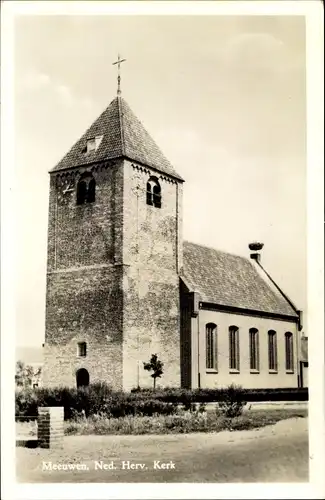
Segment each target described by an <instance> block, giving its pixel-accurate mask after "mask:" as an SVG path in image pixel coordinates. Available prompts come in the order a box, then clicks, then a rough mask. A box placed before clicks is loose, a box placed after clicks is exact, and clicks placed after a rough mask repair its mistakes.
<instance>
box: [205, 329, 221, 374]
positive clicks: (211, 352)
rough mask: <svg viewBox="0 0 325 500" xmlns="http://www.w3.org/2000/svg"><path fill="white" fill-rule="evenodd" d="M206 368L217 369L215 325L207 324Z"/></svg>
mask: <svg viewBox="0 0 325 500" xmlns="http://www.w3.org/2000/svg"><path fill="white" fill-rule="evenodd" d="M205 345H206V368H207V370H217V369H218V351H217V348H218V346H217V325H215V324H214V323H208V324H207V325H206V327H205Z"/></svg>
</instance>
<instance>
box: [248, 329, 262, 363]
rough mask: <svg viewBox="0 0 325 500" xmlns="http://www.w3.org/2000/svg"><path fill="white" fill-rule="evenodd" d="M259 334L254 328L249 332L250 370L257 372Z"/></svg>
mask: <svg viewBox="0 0 325 500" xmlns="http://www.w3.org/2000/svg"><path fill="white" fill-rule="evenodd" d="M259 347H260V346H259V334H258V330H257V329H256V328H251V329H250V330H249V359H250V369H251V370H254V371H259V369H260V353H259Z"/></svg>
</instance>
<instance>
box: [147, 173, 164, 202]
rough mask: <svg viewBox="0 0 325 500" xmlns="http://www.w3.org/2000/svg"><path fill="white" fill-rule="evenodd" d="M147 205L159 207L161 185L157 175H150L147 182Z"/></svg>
mask: <svg viewBox="0 0 325 500" xmlns="http://www.w3.org/2000/svg"><path fill="white" fill-rule="evenodd" d="M147 205H152V206H154V207H157V208H161V187H160V184H159V181H158V179H157V177H150V179H149V180H148V182H147Z"/></svg>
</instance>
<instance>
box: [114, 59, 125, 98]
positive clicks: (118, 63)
mask: <svg viewBox="0 0 325 500" xmlns="http://www.w3.org/2000/svg"><path fill="white" fill-rule="evenodd" d="M125 61H126V59H121V57H120V54H118V57H117V61H115V62H113V63H112V65H113V66H114V65H115V64H117V68H118V69H117V95H121V63H123V62H125Z"/></svg>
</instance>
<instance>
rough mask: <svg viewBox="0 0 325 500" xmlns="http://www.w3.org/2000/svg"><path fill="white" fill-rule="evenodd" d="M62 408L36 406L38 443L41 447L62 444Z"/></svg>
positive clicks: (52, 446) (53, 446)
mask: <svg viewBox="0 0 325 500" xmlns="http://www.w3.org/2000/svg"><path fill="white" fill-rule="evenodd" d="M63 420H64V408H63V406H57V407H39V408H38V420H37V424H38V430H37V437H38V444H39V446H40V447H41V448H55V447H60V446H62V445H63Z"/></svg>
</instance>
